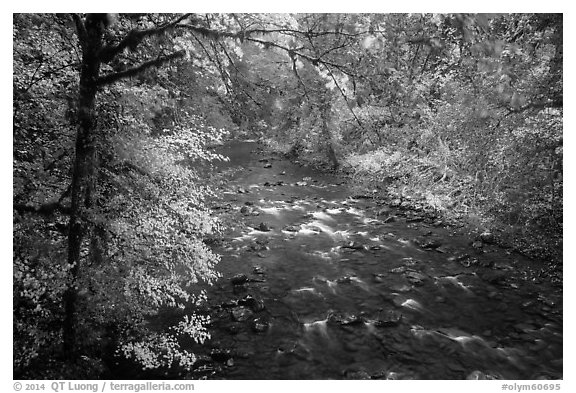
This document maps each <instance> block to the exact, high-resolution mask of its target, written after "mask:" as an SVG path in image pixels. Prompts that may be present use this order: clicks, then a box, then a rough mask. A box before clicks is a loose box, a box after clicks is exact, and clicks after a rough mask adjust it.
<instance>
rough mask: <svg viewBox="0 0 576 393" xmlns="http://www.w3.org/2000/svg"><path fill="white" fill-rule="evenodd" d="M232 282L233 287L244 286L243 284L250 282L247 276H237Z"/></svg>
mask: <svg viewBox="0 0 576 393" xmlns="http://www.w3.org/2000/svg"><path fill="white" fill-rule="evenodd" d="M230 282H231V283H232V284H233V285H242V284H244V283H246V282H248V276H247V275H245V274H237V275H235V276H234V277H232V278H231V279H230Z"/></svg>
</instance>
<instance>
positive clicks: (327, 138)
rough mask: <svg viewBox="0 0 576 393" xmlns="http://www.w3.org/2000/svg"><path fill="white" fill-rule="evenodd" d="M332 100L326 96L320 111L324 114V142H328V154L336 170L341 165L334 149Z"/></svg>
mask: <svg viewBox="0 0 576 393" xmlns="http://www.w3.org/2000/svg"><path fill="white" fill-rule="evenodd" d="M330 110H331V106H330V101H329V99H328V98H324V99H323V102H322V105H321V108H320V112H321V116H322V134H323V137H324V143H325V144H326V155H327V156H328V159H329V160H330V163H331V164H332V169H334V170H336V169H338V167H339V166H340V162H339V161H338V157H336V151H335V150H334V139H333V137H332V132H330Z"/></svg>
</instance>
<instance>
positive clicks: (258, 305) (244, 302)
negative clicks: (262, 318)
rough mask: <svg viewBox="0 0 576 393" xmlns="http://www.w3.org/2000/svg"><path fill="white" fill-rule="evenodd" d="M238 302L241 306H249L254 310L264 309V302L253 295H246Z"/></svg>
mask: <svg viewBox="0 0 576 393" xmlns="http://www.w3.org/2000/svg"><path fill="white" fill-rule="evenodd" d="M238 304H239V305H240V306H244V307H248V308H250V309H251V310H252V311H254V312H259V311H262V310H264V302H263V301H262V300H259V299H256V298H255V297H253V296H251V295H246V296H244V297H243V298H242V299H240V300H238Z"/></svg>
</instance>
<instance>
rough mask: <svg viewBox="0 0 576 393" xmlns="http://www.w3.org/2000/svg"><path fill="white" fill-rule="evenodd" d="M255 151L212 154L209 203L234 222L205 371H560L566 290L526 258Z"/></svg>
mask: <svg viewBox="0 0 576 393" xmlns="http://www.w3.org/2000/svg"><path fill="white" fill-rule="evenodd" d="M256 147H257V145H256V144H254V143H248V142H244V143H236V144H234V145H233V146H227V147H224V148H222V149H221V152H222V153H224V154H227V155H229V156H230V157H231V161H230V162H229V163H226V164H222V165H220V166H219V167H218V168H217V169H218V170H221V171H222V170H224V171H227V172H228V175H227V176H228V177H227V179H228V181H227V182H226V183H225V185H224V186H223V187H222V188H221V189H220V192H221V193H220V197H219V199H218V200H216V201H214V206H213V208H214V210H215V212H218V214H219V215H220V216H221V217H222V218H223V219H224V220H227V221H228V222H232V223H234V225H233V226H232V228H230V230H229V231H228V232H227V233H226V234H225V241H224V243H223V244H221V245H219V246H217V247H215V251H216V252H218V253H219V254H221V255H222V261H221V263H220V264H219V267H218V269H219V271H220V272H221V273H222V275H223V277H222V278H221V279H220V280H219V281H218V282H217V283H216V284H215V285H213V286H211V287H208V288H207V291H208V296H209V306H210V314H211V315H212V321H213V322H212V324H211V326H210V331H211V334H212V340H210V341H209V342H208V343H207V346H208V348H209V349H211V350H212V358H211V359H212V362H211V363H210V362H207V363H206V365H204V366H203V368H201V369H200V370H199V371H200V372H201V371H203V372H204V373H205V374H204V375H205V376H207V377H208V378H226V379H325V378H352V379H355V378H360V379H368V378H374V379H375V378H384V379H465V378H467V377H468V378H503V379H536V378H542V379H558V378H562V342H563V341H562V288H561V286H558V285H557V286H553V285H551V284H550V283H546V282H542V281H540V280H538V279H537V278H535V277H534V275H533V274H530V272H531V271H532V270H533V268H534V263H532V262H530V261H526V260H524V259H523V258H522V257H521V256H519V255H515V254H510V253H507V252H506V251H505V250H502V249H499V248H497V247H496V246H491V245H488V244H484V245H483V247H482V248H473V247H472V246H471V245H470V243H471V240H472V239H470V238H469V237H466V236H463V235H462V234H460V233H457V232H456V231H455V229H454V228H452V227H445V226H444V225H442V223H441V222H438V218H433V217H428V216H426V215H425V214H423V213H422V212H420V213H414V212H412V211H408V210H406V209H400V208H398V207H397V208H389V207H387V206H386V205H377V204H376V202H375V201H373V200H371V199H363V198H361V199H360V198H359V199H354V198H353V195H354V194H353V192H352V190H351V189H350V186H349V185H347V184H345V183H342V182H341V179H339V178H338V177H337V176H333V175H329V174H325V173H320V172H315V171H313V170H311V169H309V168H305V167H302V166H299V165H297V164H295V163H292V162H289V161H288V160H285V159H281V158H279V157H270V156H266V155H262V154H260V155H258V154H253V150H254V149H256ZM381 209H385V214H384V215H383V214H378V213H379V212H380V213H382V212H381ZM387 209H388V210H387ZM389 216H393V217H395V219H394V220H392V219H389V220H386V218H387V217H389ZM385 221H387V222H385Z"/></svg>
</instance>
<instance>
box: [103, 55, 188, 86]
mask: <svg viewBox="0 0 576 393" xmlns="http://www.w3.org/2000/svg"><path fill="white" fill-rule="evenodd" d="M185 54H186V51H184V50H180V51H178V52H174V53H171V54H169V55H166V56H158V58H156V59H155V60H150V61H146V62H144V63H142V64H140V65H139V66H136V67H132V68H128V69H127V70H124V71H120V72H115V73H112V74H107V75H103V76H101V77H100V78H98V80H97V81H96V84H97V85H98V86H102V85H108V84H110V83H114V82H116V81H118V80H120V79H123V78H129V77H131V76H135V75H138V74H139V73H141V72H143V71H145V70H147V69H148V68H152V67H159V66H161V65H162V64H164V63H167V62H169V61H171V60H174V59H178V58H181V57H183V56H184V55H185Z"/></svg>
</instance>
